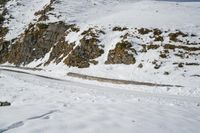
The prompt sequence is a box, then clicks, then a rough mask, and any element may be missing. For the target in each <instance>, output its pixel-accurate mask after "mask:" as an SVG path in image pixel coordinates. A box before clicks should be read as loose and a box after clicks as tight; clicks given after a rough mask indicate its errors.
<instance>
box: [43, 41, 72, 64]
mask: <svg viewBox="0 0 200 133" xmlns="http://www.w3.org/2000/svg"><path fill="white" fill-rule="evenodd" d="M74 46H75V44H74V43H72V44H70V43H68V42H66V41H65V38H64V37H62V38H61V39H60V40H59V42H58V43H56V44H55V45H54V46H53V48H52V51H51V53H50V57H49V59H48V61H47V62H46V63H45V65H48V64H49V63H50V62H51V61H53V63H56V64H58V63H60V62H61V61H62V60H63V59H64V58H65V57H66V56H67V55H68V54H69V53H70V52H71V51H72V50H73V47H74Z"/></svg>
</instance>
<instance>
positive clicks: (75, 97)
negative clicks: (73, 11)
mask: <svg viewBox="0 0 200 133" xmlns="http://www.w3.org/2000/svg"><path fill="white" fill-rule="evenodd" d="M11 81H12V84H11V83H9V82H11ZM8 83H9V84H8ZM0 86H1V87H0V92H1V93H0V98H1V100H8V101H10V102H11V106H10V107H0V118H1V119H0V132H3V133H4V132H5V133H13V132H14V133H35V132H37V133H42V132H48V133H56V132H60V133H66V132H69V133H94V132H95V133H102V132H111V133H116V132H117V133H121V132H126V133H132V132H139V133H146V132H156V133H160V132H162V133H188V132H190V133H197V131H198V129H199V126H200V122H199V121H200V117H199V116H200V114H199V113H200V112H199V106H200V105H199V104H200V103H199V101H200V99H199V97H187V96H184V97H183V96H177V95H166V94H156V93H144V92H138V91H134V90H133V88H132V89H125V88H121V87H120V88H119V86H115V87H105V86H103V84H101V85H91V84H87V83H80V82H79V80H76V81H75V82H74V81H67V80H60V81H59V80H56V79H50V78H47V77H38V76H35V75H29V74H25V73H16V72H9V71H3V70H0ZM143 87H144V86H143ZM134 88H135V90H138V89H139V87H138V86H135V87H134ZM146 88H147V89H150V88H149V87H146Z"/></svg>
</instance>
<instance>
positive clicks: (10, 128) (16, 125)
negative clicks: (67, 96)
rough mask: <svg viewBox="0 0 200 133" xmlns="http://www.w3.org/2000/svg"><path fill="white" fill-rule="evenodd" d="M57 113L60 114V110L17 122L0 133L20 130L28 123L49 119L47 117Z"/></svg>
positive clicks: (0, 130)
mask: <svg viewBox="0 0 200 133" xmlns="http://www.w3.org/2000/svg"><path fill="white" fill-rule="evenodd" d="M55 112H58V110H51V111H49V112H47V113H44V114H41V115H38V116H34V117H30V118H27V119H26V120H23V121H18V122H15V123H13V124H11V125H9V126H8V127H6V128H3V129H0V133H4V132H6V131H9V130H12V129H15V128H19V127H21V126H23V125H24V124H25V123H26V122H28V121H32V120H36V119H40V118H45V117H47V116H49V115H51V114H53V113H55Z"/></svg>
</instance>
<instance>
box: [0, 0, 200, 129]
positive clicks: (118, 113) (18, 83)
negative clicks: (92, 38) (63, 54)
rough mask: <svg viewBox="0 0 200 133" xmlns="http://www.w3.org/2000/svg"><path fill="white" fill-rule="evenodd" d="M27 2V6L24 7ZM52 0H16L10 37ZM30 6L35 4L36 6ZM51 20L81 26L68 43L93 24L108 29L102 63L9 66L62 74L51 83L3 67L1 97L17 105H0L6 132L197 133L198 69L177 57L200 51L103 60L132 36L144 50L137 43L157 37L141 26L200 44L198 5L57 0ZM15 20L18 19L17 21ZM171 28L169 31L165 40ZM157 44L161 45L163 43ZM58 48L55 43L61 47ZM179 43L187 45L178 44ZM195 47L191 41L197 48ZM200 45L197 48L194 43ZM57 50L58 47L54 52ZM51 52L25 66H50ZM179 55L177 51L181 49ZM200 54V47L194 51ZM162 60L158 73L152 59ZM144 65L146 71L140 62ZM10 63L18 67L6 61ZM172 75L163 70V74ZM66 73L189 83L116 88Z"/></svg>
mask: <svg viewBox="0 0 200 133" xmlns="http://www.w3.org/2000/svg"><path fill="white" fill-rule="evenodd" d="M22 3H23V4H22ZM49 3H50V0H34V1H33V0H11V1H10V2H9V3H8V5H7V8H8V15H7V16H6V17H7V18H9V17H10V16H11V18H10V19H9V20H8V21H6V24H5V25H4V26H7V27H8V28H9V33H8V34H7V35H6V37H5V39H6V40H11V39H13V38H16V37H19V35H20V34H22V33H23V31H24V29H25V28H27V27H28V25H29V24H30V23H35V22H36V21H37V19H38V17H39V16H35V15H34V13H35V12H37V11H39V10H42V9H43V7H44V6H45V5H47V4H49ZM30 5H31V6H30ZM52 7H53V8H54V10H52V11H50V12H49V13H48V16H49V20H48V21H47V22H55V21H65V22H66V23H72V24H76V25H77V26H78V27H80V32H78V33H77V32H70V33H69V34H68V35H67V36H66V37H65V41H68V42H69V43H74V42H75V44H76V45H79V40H80V39H81V38H82V35H81V33H82V32H83V31H84V30H85V29H88V27H96V28H97V29H103V31H105V33H106V34H105V35H101V36H100V38H99V39H100V41H101V44H102V45H104V46H105V47H104V51H105V53H104V54H103V55H102V56H101V57H99V58H97V59H96V60H97V61H98V62H99V64H98V65H96V66H95V65H91V66H90V68H85V69H79V68H74V67H67V66H66V65H65V64H64V63H63V62H61V63H59V64H54V63H51V64H50V65H48V66H43V65H41V66H40V67H39V68H41V69H42V70H41V71H31V70H19V69H17V68H6V69H12V70H17V71H22V72H29V73H32V74H37V75H38V74H39V75H42V76H49V77H53V78H57V79H60V81H59V80H53V79H48V78H42V77H38V76H35V75H31V74H23V73H16V72H9V71H5V70H2V69H5V67H2V66H0V101H9V102H11V106H10V107H1V108H0V132H4V131H5V132H6V133H11V132H15V133H23V132H24V133H27V132H28V133H36V132H37V133H38V132H48V133H51V132H52V133H55V132H61V133H62V132H69V133H79V132H80V133H94V132H95V133H102V132H111V133H112V132H113V133H117V132H119V133H121V132H125V133H133V132H137V133H146V132H156V133H160V132H162V133H197V132H198V130H199V126H200V111H199V104H200V103H199V102H200V82H199V81H200V80H199V77H193V76H192V75H195V74H200V66H184V68H179V67H177V66H175V65H173V63H174V62H197V63H199V60H200V55H198V56H194V57H191V58H184V59H181V58H179V57H176V56H175V55H174V54H171V55H169V56H170V58H168V59H166V60H162V59H161V58H159V54H160V50H161V49H158V50H149V51H148V52H147V53H139V55H137V56H135V57H136V60H137V62H136V64H134V65H105V64H104V62H105V61H106V59H107V55H108V52H109V50H111V49H113V48H114V47H115V44H116V43H117V42H119V41H120V40H121V38H120V36H122V35H125V34H126V33H129V34H130V35H132V37H129V38H128V40H129V41H130V42H132V43H133V45H134V48H135V49H137V50H139V49H140V46H139V44H146V43H147V42H151V41H152V39H151V38H149V36H150V34H151V33H150V34H148V35H144V36H140V37H141V38H142V39H143V40H140V39H137V37H136V36H139V34H138V33H137V31H136V30H135V28H140V27H146V28H159V29H161V30H162V31H170V32H175V31H176V29H178V30H181V31H183V32H186V33H190V34H191V33H194V34H195V35H197V36H196V37H193V38H191V37H188V38H181V39H182V40H184V39H188V40H189V41H190V42H199V41H200V40H199V37H200V32H199V31H200V2H194V1H191V2H189V1H186V2H179V1H175V2H174V1H152V0H59V2H55V3H53V5H52ZM12 17H13V18H14V19H12ZM115 26H122V27H124V26H125V27H128V28H129V29H128V30H125V31H123V32H113V31H112V28H113V27H115ZM167 34H168V33H163V34H162V35H163V36H164V37H165V41H164V42H163V43H165V44H167V43H168V42H169V39H168V38H167ZM156 44H159V45H162V43H161V42H157V43H156ZM55 45H56V44H55ZM174 45H181V44H180V43H174ZM191 47H193V46H191ZM194 47H199V45H197V46H194ZM51 50H52V49H51ZM51 50H50V51H49V52H48V53H47V54H46V55H45V56H44V58H41V59H39V60H35V61H33V62H31V63H30V64H28V65H27V66H26V67H31V68H34V67H36V66H38V65H39V64H41V63H42V64H44V63H45V62H46V61H47V60H48V58H49V56H50V53H51ZM176 52H177V51H176ZM196 53H197V54H198V52H196ZM155 59H158V60H159V62H158V63H160V62H161V61H162V62H163V64H162V67H161V68H160V69H159V70H156V69H154V66H153V65H152V61H154V60H155ZM140 63H142V64H143V65H144V66H143V68H142V69H140V68H138V65H139V64H140ZM4 65H12V64H8V63H6V64H4ZM166 71H167V72H169V73H170V75H167V76H166V75H164V74H163V73H164V72H166ZM68 72H75V73H80V74H87V75H91V76H98V77H105V78H113V79H123V80H134V81H141V82H142V81H143V82H151V83H161V84H171V85H181V86H183V87H147V86H134V85H114V84H109V83H101V82H97V81H85V80H81V79H77V78H71V77H68V76H66V74H67V73H68Z"/></svg>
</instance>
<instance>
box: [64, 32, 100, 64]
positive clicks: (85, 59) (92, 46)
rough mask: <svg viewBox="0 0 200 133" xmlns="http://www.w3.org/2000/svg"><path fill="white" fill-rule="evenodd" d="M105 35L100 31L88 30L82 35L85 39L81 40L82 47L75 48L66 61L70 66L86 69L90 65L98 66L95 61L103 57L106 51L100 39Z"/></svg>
mask: <svg viewBox="0 0 200 133" xmlns="http://www.w3.org/2000/svg"><path fill="white" fill-rule="evenodd" d="M100 34H103V33H102V31H100V30H95V29H92V28H90V29H88V30H87V31H84V32H83V33H82V35H84V36H83V38H82V39H81V40H80V45H79V46H77V47H75V49H74V50H73V51H72V52H71V54H70V55H69V56H68V57H67V58H66V60H65V61H64V63H65V64H67V65H68V66H73V67H78V68H86V67H89V66H90V63H93V64H95V65H96V64H97V63H98V62H97V61H95V60H94V59H95V58H97V57H99V56H101V55H102V54H103V53H104V51H103V49H102V47H103V46H100V45H98V44H99V43H100V41H99V39H98V37H99V35H100Z"/></svg>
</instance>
